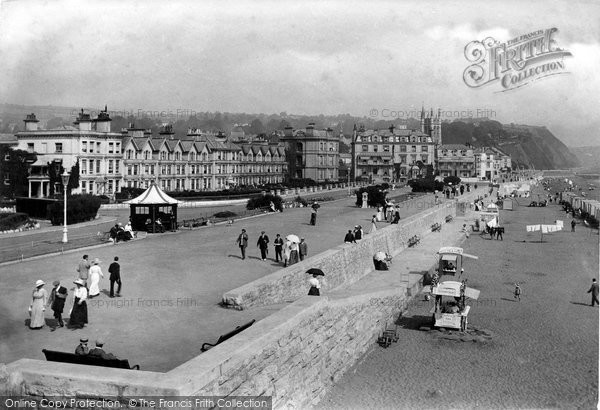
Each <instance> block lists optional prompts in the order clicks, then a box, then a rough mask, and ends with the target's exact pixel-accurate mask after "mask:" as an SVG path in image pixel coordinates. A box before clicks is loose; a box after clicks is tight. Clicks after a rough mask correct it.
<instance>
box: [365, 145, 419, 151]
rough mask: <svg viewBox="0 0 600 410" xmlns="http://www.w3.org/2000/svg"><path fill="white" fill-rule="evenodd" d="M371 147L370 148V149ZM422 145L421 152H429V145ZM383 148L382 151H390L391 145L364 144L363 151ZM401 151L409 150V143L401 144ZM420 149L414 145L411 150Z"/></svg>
mask: <svg viewBox="0 0 600 410" xmlns="http://www.w3.org/2000/svg"><path fill="white" fill-rule="evenodd" d="M369 147H370V149H369ZM420 147H421V152H429V146H428V145H420ZM380 148H381V152H390V145H370V146H369V145H367V144H364V145H363V146H362V152H379V150H380ZM399 149H400V152H408V146H407V145H400V146H399ZM418 150H419V146H417V145H412V146H411V147H410V152H417V151H418Z"/></svg>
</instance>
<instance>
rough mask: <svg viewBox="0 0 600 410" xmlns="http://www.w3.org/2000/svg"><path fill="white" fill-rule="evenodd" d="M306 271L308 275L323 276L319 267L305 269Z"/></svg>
mask: <svg viewBox="0 0 600 410" xmlns="http://www.w3.org/2000/svg"><path fill="white" fill-rule="evenodd" d="M306 273H308V274H309V275H319V276H325V274H324V273H323V271H322V270H321V269H319V268H310V269H309V270H307V271H306Z"/></svg>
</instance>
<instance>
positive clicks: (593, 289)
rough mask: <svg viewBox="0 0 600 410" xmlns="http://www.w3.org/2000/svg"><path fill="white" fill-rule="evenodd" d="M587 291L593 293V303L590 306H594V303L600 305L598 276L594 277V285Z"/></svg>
mask: <svg viewBox="0 0 600 410" xmlns="http://www.w3.org/2000/svg"><path fill="white" fill-rule="evenodd" d="M587 293H591V294H592V303H590V306H594V303H595V304H596V305H600V303H599V302H598V282H596V278H594V279H592V286H591V287H590V289H589V290H588V291H587Z"/></svg>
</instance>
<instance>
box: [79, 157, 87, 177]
mask: <svg viewBox="0 0 600 410" xmlns="http://www.w3.org/2000/svg"><path fill="white" fill-rule="evenodd" d="M80 172H81V174H82V175H85V174H87V160H86V159H82V160H81V169H80Z"/></svg>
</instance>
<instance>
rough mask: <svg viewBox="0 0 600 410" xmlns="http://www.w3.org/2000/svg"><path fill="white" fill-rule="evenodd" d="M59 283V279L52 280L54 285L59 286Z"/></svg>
mask: <svg viewBox="0 0 600 410" xmlns="http://www.w3.org/2000/svg"><path fill="white" fill-rule="evenodd" d="M58 285H60V282H59V281H57V280H55V281H54V282H52V286H58Z"/></svg>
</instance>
